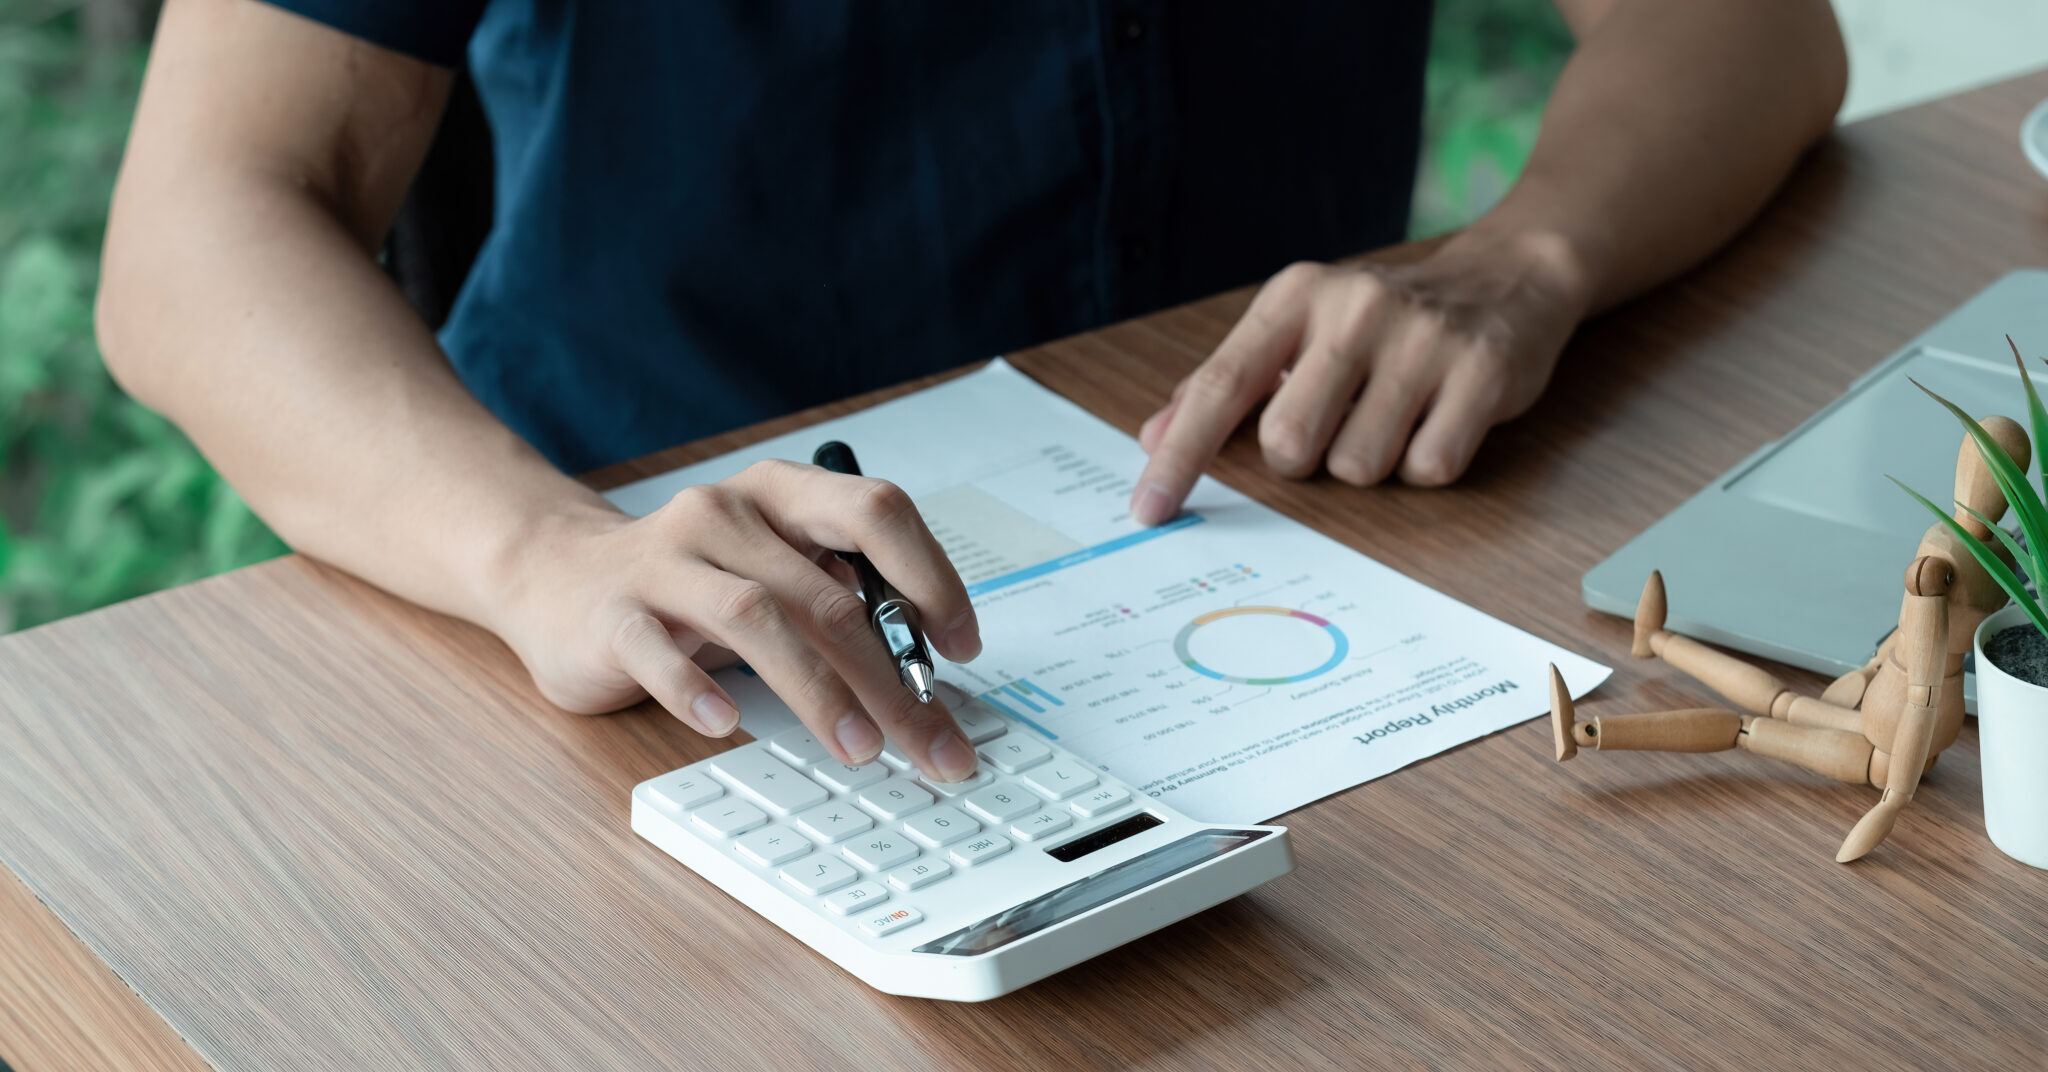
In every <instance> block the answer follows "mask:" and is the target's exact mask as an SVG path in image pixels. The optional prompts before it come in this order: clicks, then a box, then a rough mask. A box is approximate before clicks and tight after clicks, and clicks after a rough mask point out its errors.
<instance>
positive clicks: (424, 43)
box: [266, 0, 489, 69]
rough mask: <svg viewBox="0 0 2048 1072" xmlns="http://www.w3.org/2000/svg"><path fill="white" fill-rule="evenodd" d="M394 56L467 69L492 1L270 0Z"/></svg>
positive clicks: (269, 1) (271, 2)
mask: <svg viewBox="0 0 2048 1072" xmlns="http://www.w3.org/2000/svg"><path fill="white" fill-rule="evenodd" d="M266 2H267V3H269V4H271V5H272V6H275V7H281V8H283V9H285V10H286V11H290V12H292V13H294V14H297V15H303V16H305V17H306V18H309V19H312V20H313V21H315V22H319V23H323V24H325V25H328V26H331V27H333V28H335V29H337V30H340V31H341V32H342V33H345V34H348V35H349V36H350V37H359V38H362V39H363V40H365V41H368V42H370V43H371V44H373V45H381V46H383V47H384V48H388V49H390V50H392V51H393V52H403V53H405V54H406V55H408V56H411V57H413V58H415V59H421V60H425V61H427V62H428V63H431V64H435V65H437V66H440V67H447V68H450V69H453V68H458V67H461V66H462V61H463V53H464V51H465V50H466V49H468V47H469V36H470V34H471V33H474V32H475V31H476V24H477V20H479V19H481V18H482V17H483V13H484V6H485V5H486V4H487V3H489V0H266Z"/></svg>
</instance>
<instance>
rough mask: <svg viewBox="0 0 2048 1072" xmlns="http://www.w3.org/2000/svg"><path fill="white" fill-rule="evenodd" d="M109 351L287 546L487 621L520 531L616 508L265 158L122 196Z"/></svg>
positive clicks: (108, 315) (109, 301) (109, 290)
mask: <svg viewBox="0 0 2048 1072" xmlns="http://www.w3.org/2000/svg"><path fill="white" fill-rule="evenodd" d="M101 329H102V331H101V333H102V337H103V341H104V343H105V345H106V348H107V351H108V357H109V364H110V366H111V367H113V368H114V369H115V370H116V372H117V374H118V375H120V377H121V379H122V382H123V383H124V384H125V385H126V386H128V387H129V389H130V390H131V391H133V392H135V393H136V394H137V395H138V396H139V397H140V398H141V399H142V401H144V402H145V403H147V404H149V405H151V406H153V407H155V408H157V409H159V410H162V411H163V412H165V413H166V414H167V415H169V416H170V417H171V418H172V419H173V420H175V421H176V422H177V423H178V424H179V425H180V426H181V427H183V428H184V429H185V430H186V431H187V432H188V433H189V434H190V435H191V436H192V437H193V439H194V440H195V441H196V442H197V443H198V445H199V447H200V449H201V450H203V451H204V452H205V453H206V455H207V456H208V458H209V459H211V460H212V461H213V463H214V464H215V465H216V466H218V467H219V468H220V469H221V471H222V472H223V473H224V474H225V475H226V476H227V477H228V479H229V480H230V481H231V482H232V483H233V484H234V485H235V487H236V488H237V489H238V490H239V491H240V492H241V493H242V494H243V496H244V497H245V498H247V499H248V500H249V502H250V504H251V505H252V506H253V507H254V508H255V509H256V511H257V513H258V514H260V515H261V516H262V517H263V518H264V519H265V520H266V521H268V522H269V523H270V524H271V526H272V527H273V528H275V529H276V530H277V532H278V533H279V535H281V536H283V537H284V539H285V540H286V541H287V542H289V543H290V544H291V545H292V546H293V547H295V548H297V549H299V550H301V551H304V552H306V553H308V554H310V555H313V556H314V557H317V558H321V559H323V560H326V561H328V562H332V563H334V564H335V565H337V566H340V567H341V568H343V569H346V570H348V571H350V572H352V573H355V574H357V575H359V576H362V577H364V578H367V579H369V580H370V581H372V582H374V583H377V584H379V585H381V586H383V587H385V588H388V589H390V590H391V591H393V592H396V593H398V594H400V595H403V596H405V597H406V598H408V599H412V600H414V601H416V602H420V603H423V604H426V605H428V606H431V607H434V608H436V609H439V610H443V611H446V612H449V613H452V614H456V615H459V616H462V617H465V618H469V619H470V620H473V621H479V622H484V623H485V624H490V623H489V618H490V616H491V608H492V606H493V604H494V602H495V600H496V599H497V597H498V595H499V592H498V591H497V590H496V589H498V588H499V586H501V585H502V584H503V583H504V580H503V578H504V576H505V574H506V573H507V572H508V569H507V566H508V564H509V563H510V562H511V561H512V560H513V558H514V557H515V556H516V555H517V554H518V553H519V550H520V542H521V541H523V540H525V539H527V538H528V537H530V536H531V534H532V533H533V532H534V530H535V528H536V527H537V526H540V525H543V524H544V523H545V522H546V521H547V520H548V519H549V518H550V517H552V516H558V515H559V514H561V513H562V512H564V511H574V510H579V509H590V510H602V509H607V507H605V505H604V503H603V500H602V499H601V498H599V497H598V496H596V495H595V494H594V493H592V492H590V491H589V490H587V489H585V488H584V487H582V486H581V485H580V484H578V483H576V482H575V481H573V480H571V479H569V478H567V477H565V476H564V475H562V474H561V473H559V472H558V471H556V470H555V469H554V468H553V467H552V466H551V465H550V464H549V463H548V462H547V461H546V460H545V459H544V458H542V457H541V456H540V455H539V454H538V453H537V452H535V451H534V450H533V449H532V448H531V447H530V446H528V445H527V444H526V443H525V442H524V441H523V440H521V439H520V438H519V437H518V436H517V435H515V434H514V433H513V432H512V431H511V430H510V429H509V428H507V427H506V426H505V425H504V424H502V423H501V422H499V421H498V420H497V419H496V418H495V417H494V416H492V415H491V414H490V413H489V412H488V411H486V410H485V409H484V408H483V407H482V406H481V405H480V404H479V403H478V402H477V401H476V400H475V399H474V398H473V397H472V396H471V395H470V394H469V393H468V391H467V390H465V389H464V388H463V386H462V384H461V383H460V382H459V381H458V380H457V379H456V377H455V375H454V372H453V370H452V369H451V368H450V367H449V365H448V363H447V361H446V359H445V358H444V357H443V355H442V354H441V353H440V351H439V349H438V347H437V346H436V344H435V341H434V338H433V336H432V335H431V334H430V333H429V332H428V331H427V329H426V327H425V325H424V324H423V323H422V322H421V321H420V320H419V318H418V317H417V316H416V315H414V314H413V312H412V311H411V310H410V309H409V308H408V307H406V305H405V303H404V300H403V299H402V298H401V297H400V295H399V294H398V292H397V290H396V288H395V287H393V286H392V285H391V283H390V281H389V280H388V279H386V278H385V277H384V276H383V274H382V272H381V271H379V270H378V268H377V267H376V265H375V264H374V263H373V262H372V261H371V259H370V258H369V257H368V256H367V255H366V254H365V252H364V250H363V249H362V248H361V247H360V246H359V245H357V240H356V239H355V238H354V237H353V236H351V235H350V234H349V233H348V231H347V230H346V229H345V228H344V226H343V225H342V224H341V222H340V221H339V220H338V219H336V218H335V217H334V216H333V215H332V214H331V213H330V212H329V211H328V210H327V208H326V207H325V206H323V205H322V204H321V203H320V202H319V200H318V199H317V198H315V197H313V196H310V195H309V194H308V193H307V192H306V191H305V190H303V189H301V188H299V187H298V186H297V185H296V184H293V183H291V182H288V181H282V180H272V179H269V178H267V177H264V176H260V175H249V176H236V177H233V178H219V179H216V180H192V181H179V182H161V183H152V182H146V181H145V182H139V183H137V184H136V185H135V186H134V187H132V188H130V189H127V190H124V193H123V198H122V200H121V202H120V203H119V204H118V205H117V210H116V221H115V228H114V240H113V242H112V243H111V244H110V247H109V251H108V258H107V281H106V287H105V290H104V291H103V304H102V316H101Z"/></svg>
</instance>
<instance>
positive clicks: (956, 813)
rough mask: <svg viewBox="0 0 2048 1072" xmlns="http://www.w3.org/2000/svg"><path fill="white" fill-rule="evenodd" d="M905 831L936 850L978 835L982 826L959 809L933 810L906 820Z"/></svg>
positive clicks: (922, 812)
mask: <svg viewBox="0 0 2048 1072" xmlns="http://www.w3.org/2000/svg"><path fill="white" fill-rule="evenodd" d="M903 829H904V832H906V833H908V834H909V835H910V836H911V837H914V838H916V839H917V840H919V841H922V842H924V843H925V844H927V845H930V846H931V847H932V848H935V849H936V848H939V847H941V846H945V845H951V844H952V843H954V842H956V841H958V840H960V839H961V838H964V837H966V836H968V835H969V834H974V833H978V832H979V831H980V830H981V824H980V823H977V822H975V821H974V820H972V819H969V818H968V817H967V815H966V814H965V813H964V812H962V811H961V810H960V809H958V808H932V809H931V810H929V811H921V812H919V813H917V814H916V815H913V816H911V817H910V818H909V819H907V820H905V821H904V823H903Z"/></svg>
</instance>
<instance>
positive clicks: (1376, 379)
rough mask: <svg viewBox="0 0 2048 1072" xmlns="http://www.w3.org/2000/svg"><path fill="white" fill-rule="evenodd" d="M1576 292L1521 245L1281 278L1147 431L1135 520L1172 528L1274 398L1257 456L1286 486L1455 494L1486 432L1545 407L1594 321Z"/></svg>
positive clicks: (1523, 239)
mask: <svg viewBox="0 0 2048 1072" xmlns="http://www.w3.org/2000/svg"><path fill="white" fill-rule="evenodd" d="M1583 278H1584V273H1583V271H1582V270H1580V266H1579V265H1578V263H1577V260H1576V258H1575V256H1574V255H1573V252H1572V250H1571V249H1570V247H1569V246H1568V245H1567V243H1566V242H1565V241H1564V240H1563V239H1561V238H1558V237H1556V236H1551V235H1529V234H1521V235H1516V236H1513V237H1511V238H1506V239H1495V238H1489V237H1486V236H1482V235H1478V234H1475V233H1473V232H1467V233H1465V234H1462V235H1459V236H1458V237H1456V238H1453V239H1452V240H1450V241H1449V242H1447V243H1445V244H1444V246H1443V247H1442V248H1441V249H1439V250H1438V251H1437V252H1436V253H1434V254H1432V255H1431V256H1429V257H1428V258H1426V259H1424V260H1421V261H1418V262H1416V263H1414V264H1408V265H1393V266H1386V265H1363V266H1358V267H1347V266H1340V265H1329V264H1315V263H1307V262H1304V263H1300V264H1294V265H1290V266H1289V267H1287V268H1286V269H1284V270H1282V271H1281V272H1280V273H1279V274H1278V275H1275V276H1274V277H1273V278H1272V279H1271V280H1268V281H1267V283H1266V285H1265V286H1264V287H1262V288H1261V289H1260V290H1259V293H1258V296H1257V297H1256V298H1254V299H1253V301H1252V304H1251V308H1250V309H1249V310H1247V311H1246V312H1245V315H1244V317H1243V319H1241V320H1239V321H1238V323H1237V326H1236V327H1234V328H1232V329H1231V331H1230V334H1229V335H1228V336H1226V337H1225V338H1224V340H1223V343H1222V345H1220V346H1218V347H1217V348H1216V352H1215V353H1214V354H1212V355H1210V357H1209V359H1208V360H1207V361H1205V362H1203V363H1202V365H1201V366H1200V367H1199V368H1197V369H1196V370H1195V371H1194V373H1193V374H1192V375H1190V376H1189V377H1188V378H1187V379H1185V380H1183V381H1181V383H1180V385H1179V386H1178V387H1176V388H1175V389H1174V392H1173V398H1172V400H1171V401H1169V402H1168V403H1167V405H1166V407H1165V408H1164V409H1161V410H1160V411H1159V412H1158V413H1155V414H1153V415H1152V417H1151V419H1149V420H1147V421H1146V422H1145V425H1144V428H1143V429H1142V430H1141V431H1140V432H1139V442H1140V443H1141V444H1142V445H1143V446H1144V448H1145V450H1146V452H1147V453H1149V454H1150V455H1151V456H1152V458H1151V462H1150V463H1149V464H1148V465H1147V466H1146V467H1145V473H1144V475H1143V476H1142V477H1140V478H1139V482H1138V487H1137V490H1136V492H1135V494H1134V495H1133V497H1132V500H1131V512H1132V514H1133V516H1135V517H1136V518H1137V519H1138V520H1139V521H1141V522H1144V523H1145V524H1148V525H1156V524H1159V523H1160V522H1163V521H1166V520H1168V519H1170V518H1172V517H1173V516H1174V515H1175V514H1177V513H1178V512H1179V511H1180V507H1181V503H1182V501H1183V500H1184V499H1186V498H1187V495H1188V492H1189V491H1190V490H1191V489H1192V488H1193V487H1194V485H1195V480H1196V479H1197V478H1198V477H1200V476H1201V474H1202V470H1203V468H1204V467H1206V466H1207V465H1208V464H1209V461H1210V459H1212V458H1213V457H1215V455H1216V452H1217V451H1218V450H1219V449H1221V448H1222V446H1223V444H1224V442H1225V441H1226V440H1227V439H1229V438H1230V434H1231V432H1232V431H1233V430H1235V429H1236V427H1237V426H1238V424H1239V422H1241V421H1243V420H1244V418H1245V415H1246V414H1247V413H1249V412H1251V410H1252V407H1254V406H1256V405H1257V404H1258V403H1259V402H1260V401H1262V400H1265V399H1268V398H1269V397H1270V399H1271V401H1269V402H1268V403H1267V405H1266V410H1265V413H1264V415H1263V416H1261V417H1260V418H1259V446H1260V448H1261V450H1262V451H1263V452H1264V454H1265V458H1266V463H1267V464H1268V465H1270V466H1272V467H1273V469H1274V470H1275V471H1276V472H1279V473H1281V474H1282V475H1285V476H1290V477H1307V476H1311V475H1313V474H1314V473H1315V472H1316V471H1317V469H1318V468H1328V469H1329V471H1330V473H1331V475H1333V476H1335V477H1336V478H1337V479H1339V480H1342V481H1344V482H1345V483H1348V484H1356V485H1360V486H1363V485H1368V484H1376V483H1378V482H1380V481H1382V480H1385V479H1387V478H1388V477H1389V476H1393V475H1395V474H1396V473H1398V474H1399V475H1400V478H1401V479H1402V480H1403V481H1405V482H1407V483H1410V484H1423V485H1439V484H1447V483H1450V482H1451V481H1453V480H1456V479H1457V478H1458V476H1459V475H1460V474H1462V473H1463V472H1464V471H1465V467H1466V466H1467V465H1469V464H1470V463H1471V461H1472V455H1473V453H1474V452H1475V451H1477V450H1478V449H1479V442H1480V440H1481V439H1483V438H1485V436H1486V433H1487V431H1488V430H1489V429H1491V428H1492V427H1493V426H1494V425H1496V424H1498V423H1500V422H1502V421H1505V420H1507V419H1509V418H1511V417H1515V416H1517V415H1519V414H1521V413H1522V412H1523V411H1524V410H1527V409H1528V408H1529V406H1530V405H1531V404H1532V403H1534V402H1535V401H1536V398H1537V396H1538V395H1540V394H1541V393H1542V392H1543V387H1544V385H1545V384H1546V383H1548V382H1549V380H1550V373H1551V370H1552V369H1553V368H1554V367H1555V366H1556V364H1557V356H1558V352H1559V351H1560V350H1562V349H1563V347H1564V344H1565V340H1566V339H1568V338H1569V337H1570V336H1571V333H1572V331H1573V329H1574V328H1575V327H1577V325H1578V323H1579V320H1580V319H1581V318H1582V317H1583V316H1584V315H1585V313H1586V311H1587V308H1588V307H1589V305H1590V299H1589V296H1588V293H1587V290H1588V288H1587V287H1586V286H1585V285H1584V283H1583Z"/></svg>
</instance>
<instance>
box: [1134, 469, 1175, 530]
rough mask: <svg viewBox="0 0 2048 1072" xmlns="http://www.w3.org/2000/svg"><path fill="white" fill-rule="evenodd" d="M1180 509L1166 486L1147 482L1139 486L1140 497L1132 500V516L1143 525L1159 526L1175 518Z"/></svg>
mask: <svg viewBox="0 0 2048 1072" xmlns="http://www.w3.org/2000/svg"><path fill="white" fill-rule="evenodd" d="M1177 511H1178V507H1177V506H1176V505H1175V503H1174V501H1173V496H1172V494H1170V493H1169V492H1168V491H1167V490H1166V486H1165V485H1164V484H1158V483H1154V482H1152V481H1149V480H1148V481H1146V482H1145V483H1143V484H1140V485H1138V497H1137V498H1135V499H1133V500H1131V516H1133V517H1135V518H1137V519H1138V521H1139V522H1140V523H1141V524H1146V525H1157V524H1159V523H1160V522H1162V521H1166V520H1168V519H1170V518H1171V517H1173V515H1174V514H1175V513H1176V512H1177Z"/></svg>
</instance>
